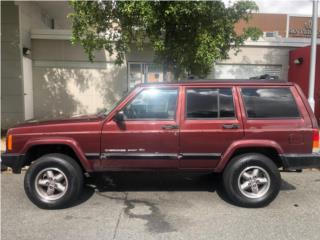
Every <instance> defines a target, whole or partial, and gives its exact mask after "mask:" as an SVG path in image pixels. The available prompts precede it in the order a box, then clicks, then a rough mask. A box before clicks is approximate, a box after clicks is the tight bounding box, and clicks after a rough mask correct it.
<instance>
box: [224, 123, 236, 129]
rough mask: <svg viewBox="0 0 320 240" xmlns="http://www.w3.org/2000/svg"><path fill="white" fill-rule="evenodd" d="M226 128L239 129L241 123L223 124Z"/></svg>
mask: <svg viewBox="0 0 320 240" xmlns="http://www.w3.org/2000/svg"><path fill="white" fill-rule="evenodd" d="M222 127H223V128H224V129H238V128H239V127H240V126H239V124H234V123H233V124H223V126H222Z"/></svg>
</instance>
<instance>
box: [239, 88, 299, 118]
mask: <svg viewBox="0 0 320 240" xmlns="http://www.w3.org/2000/svg"><path fill="white" fill-rule="evenodd" d="M241 94H242V98H243V100H244V104H245V108H246V111H247V116H248V118H299V117H300V114H299V111H298V108H297V104H296V102H295V100H294V98H293V96H292V93H291V91H290V89H289V88H242V89H241Z"/></svg>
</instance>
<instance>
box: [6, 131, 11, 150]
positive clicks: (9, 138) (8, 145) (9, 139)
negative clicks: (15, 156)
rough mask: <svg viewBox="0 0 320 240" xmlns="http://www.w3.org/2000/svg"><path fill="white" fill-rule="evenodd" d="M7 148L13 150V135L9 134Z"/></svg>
mask: <svg viewBox="0 0 320 240" xmlns="http://www.w3.org/2000/svg"><path fill="white" fill-rule="evenodd" d="M7 150H8V151H11V150H12V135H11V134H10V135H8V137H7Z"/></svg>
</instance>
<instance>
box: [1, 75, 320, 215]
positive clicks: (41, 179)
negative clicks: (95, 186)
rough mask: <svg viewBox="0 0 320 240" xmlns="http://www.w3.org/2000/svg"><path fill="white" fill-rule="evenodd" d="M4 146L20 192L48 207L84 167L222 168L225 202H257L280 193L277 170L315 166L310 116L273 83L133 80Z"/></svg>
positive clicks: (70, 196)
mask: <svg viewBox="0 0 320 240" xmlns="http://www.w3.org/2000/svg"><path fill="white" fill-rule="evenodd" d="M6 145H7V148H6V152H5V153H4V154H3V155H2V164H4V165H6V166H9V167H11V168H12V169H13V172H14V173H20V172H21V168H22V167H23V166H30V167H29V168H28V170H27V172H26V174H25V180H24V188H25V192H26V194H27V196H28V197H29V199H30V200H31V201H32V202H33V203H34V204H36V205H37V206H39V207H41V208H48V209H51V208H60V207H63V206H66V205H68V204H70V203H71V202H72V201H73V200H74V199H76V198H78V197H79V194H80V193H81V189H82V185H83V176H84V173H88V174H90V173H93V172H97V171H120V170H137V171H143V170H147V169H149V170H160V169H162V170H168V169H176V170H181V171H183V170H197V171H199V170H203V171H208V170H209V171H212V172H217V173H222V182H223V185H224V188H225V191H226V193H227V196H228V197H229V198H230V200H232V201H233V202H234V203H235V204H237V205H240V206H244V207H261V206H265V205H267V204H269V203H270V202H271V201H272V200H273V199H274V198H275V197H276V196H277V194H278V193H279V189H280V185H281V176H280V173H279V168H283V169H303V168H311V167H319V166H320V155H319V154H318V153H317V152H318V145H319V134H318V125H317V121H316V119H315V117H314V114H313V113H312V110H311V108H310V106H309V104H308V102H307V100H306V98H305V96H304V95H303V93H302V91H301V89H300V88H299V87H298V86H297V85H294V84H292V83H289V82H280V81H263V80H250V81H249V80H247V81H227V80H226V81H211V82H200V81H199V82H181V83H172V84H169V83H162V84H144V85H139V86H137V87H136V88H135V89H134V90H132V91H131V92H129V93H128V94H127V96H126V97H125V98H124V99H122V100H120V102H119V103H118V104H117V105H116V106H115V107H114V108H113V109H111V110H110V111H106V112H104V113H102V114H101V113H100V114H97V115H86V116H80V117H79V116H78V117H73V118H71V119H64V120H55V121H45V122H32V123H24V124H21V125H19V126H17V127H15V128H11V129H9V130H8V133H7V138H6Z"/></svg>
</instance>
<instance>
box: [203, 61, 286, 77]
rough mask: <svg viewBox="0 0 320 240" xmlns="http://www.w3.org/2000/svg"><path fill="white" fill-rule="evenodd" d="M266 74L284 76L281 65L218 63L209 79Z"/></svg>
mask: <svg viewBox="0 0 320 240" xmlns="http://www.w3.org/2000/svg"><path fill="white" fill-rule="evenodd" d="M264 74H269V75H272V76H278V77H279V78H280V79H281V77H282V66H281V65H261V64H216V65H215V66H214V67H213V69H212V71H211V72H210V74H209V75H208V77H207V78H208V79H249V78H251V77H257V76H261V75H264Z"/></svg>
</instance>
